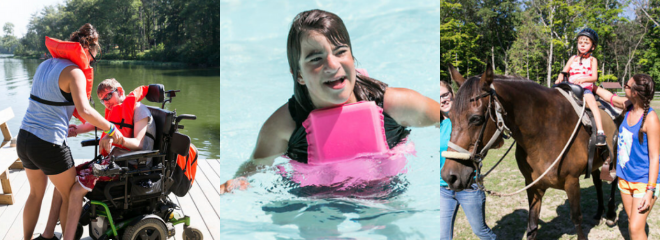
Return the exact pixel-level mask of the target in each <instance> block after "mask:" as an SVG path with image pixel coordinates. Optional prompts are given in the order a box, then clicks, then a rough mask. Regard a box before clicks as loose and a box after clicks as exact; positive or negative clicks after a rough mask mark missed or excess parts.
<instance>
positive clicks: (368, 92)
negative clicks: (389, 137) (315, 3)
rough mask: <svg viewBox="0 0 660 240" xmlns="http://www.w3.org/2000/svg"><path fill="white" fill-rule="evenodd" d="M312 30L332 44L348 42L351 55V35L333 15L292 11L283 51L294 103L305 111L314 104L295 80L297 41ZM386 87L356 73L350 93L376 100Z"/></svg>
mask: <svg viewBox="0 0 660 240" xmlns="http://www.w3.org/2000/svg"><path fill="white" fill-rule="evenodd" d="M312 31H315V32H317V33H319V34H322V35H323V36H325V37H326V38H327V39H328V40H329V41H330V43H332V44H333V45H340V44H346V45H348V47H349V49H350V50H351V55H352V54H353V46H352V45H351V38H350V37H349V35H348V31H347V30H346V26H344V22H343V21H342V20H341V18H339V17H338V16H337V15H335V14H333V13H331V12H326V11H323V10H318V9H314V10H309V11H304V12H301V13H299V14H298V15H296V17H295V18H294V19H293V23H292V24H291V29H290V30H289V37H288V39H287V45H286V53H287V57H288V60H289V68H290V69H291V73H292V77H293V96H294V98H295V99H296V102H297V103H298V104H297V106H295V107H296V108H301V110H303V111H305V112H310V111H312V110H313V109H314V105H313V104H312V100H311V98H310V96H309V92H308V91H307V87H305V86H304V85H302V84H300V83H298V81H297V80H298V75H300V65H299V61H300V58H301V51H302V46H301V41H302V39H303V37H306V36H308V34H309V33H310V32H312ZM353 59H355V57H353ZM386 88H387V84H385V83H383V82H381V81H378V80H376V79H373V78H369V77H367V76H363V75H357V77H356V78H355V87H354V89H353V94H355V97H356V98H357V100H358V101H363V100H369V101H376V102H379V100H382V98H383V97H384V95H385V89H386ZM380 102H382V101H380Z"/></svg>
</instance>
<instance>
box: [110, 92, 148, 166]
mask: <svg viewBox="0 0 660 240" xmlns="http://www.w3.org/2000/svg"><path fill="white" fill-rule="evenodd" d="M148 91H149V86H140V87H137V88H136V89H135V90H133V91H132V92H131V93H130V94H128V96H126V98H124V101H123V102H122V103H121V104H118V105H116V106H114V107H112V109H107V108H106V109H105V119H106V120H108V121H109V122H111V123H112V124H114V125H115V127H116V128H117V130H118V131H120V132H121V134H122V135H123V136H124V137H127V138H132V137H134V136H133V128H134V126H133V115H134V114H135V106H136V105H137V103H138V102H139V101H140V100H142V99H143V98H144V97H145V96H146V95H147V92H148ZM117 130H116V131H117ZM105 135H106V134H105V133H103V134H101V138H103V137H105ZM112 145H113V146H115V147H120V148H123V149H126V150H130V149H128V148H126V147H124V146H123V145H119V144H114V143H113V144H112ZM101 154H102V155H103V156H107V155H108V153H107V152H106V151H105V149H101Z"/></svg>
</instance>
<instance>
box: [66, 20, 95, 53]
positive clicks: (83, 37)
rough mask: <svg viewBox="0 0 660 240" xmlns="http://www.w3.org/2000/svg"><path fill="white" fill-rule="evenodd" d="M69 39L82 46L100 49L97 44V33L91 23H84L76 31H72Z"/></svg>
mask: <svg viewBox="0 0 660 240" xmlns="http://www.w3.org/2000/svg"><path fill="white" fill-rule="evenodd" d="M69 41H72V42H79V43H80V45H81V46H82V47H83V48H87V49H92V48H95V49H96V50H97V51H98V50H100V48H99V46H98V44H97V43H98V41H99V33H98V32H97V31H96V28H94V26H92V24H89V23H85V25H82V27H80V29H78V31H75V32H72V33H71V36H69Z"/></svg>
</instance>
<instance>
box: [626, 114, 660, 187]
mask: <svg viewBox="0 0 660 240" xmlns="http://www.w3.org/2000/svg"><path fill="white" fill-rule="evenodd" d="M652 113H654V111H653V108H649V114H652ZM628 115H629V113H626V117H625V118H624V119H623V123H621V126H619V142H618V143H617V145H618V148H617V164H618V166H617V170H616V175H617V176H618V177H619V178H621V179H623V180H626V181H628V182H638V183H648V182H649V167H650V161H649V148H648V142H647V139H646V134H644V133H642V134H644V136H643V137H644V141H643V142H642V143H641V144H640V143H639V139H638V136H639V128H640V127H641V126H642V118H640V119H639V120H638V121H637V123H636V124H635V125H633V126H629V125H628ZM655 161H660V159H656V160H655ZM658 175H660V174H658ZM657 179H658V181H657V182H658V183H660V177H658V178H657Z"/></svg>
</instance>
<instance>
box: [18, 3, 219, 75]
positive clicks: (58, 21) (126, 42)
mask: <svg viewBox="0 0 660 240" xmlns="http://www.w3.org/2000/svg"><path fill="white" fill-rule="evenodd" d="M219 4H220V3H219V1H215V0H190V1H186V0H171V1H165V2H163V1H157V0H69V1H66V3H65V5H57V6H47V7H44V9H42V10H41V11H40V12H38V13H35V14H34V15H33V16H32V19H31V21H30V24H29V25H28V33H27V34H26V35H25V36H24V37H23V38H22V39H21V40H20V44H21V45H22V46H23V49H22V50H21V52H20V53H21V54H24V55H28V54H33V53H43V52H46V51H47V50H46V48H45V46H44V38H45V36H49V37H54V38H57V39H63V40H68V39H69V35H70V34H71V33H72V32H74V31H76V30H77V29H78V28H79V27H80V26H82V25H83V24H85V23H91V24H92V25H93V26H94V27H96V29H97V31H98V32H99V36H100V38H99V40H100V44H101V46H102V54H103V59H107V60H110V59H122V60H150V61H163V62H185V63H189V64H193V65H199V66H208V67H214V66H219V64H220V53H219V49H220V46H219V44H220V39H219V38H220V23H219V21H220V15H219V14H220V12H219V10H218V9H219V8H220V5H219Z"/></svg>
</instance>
